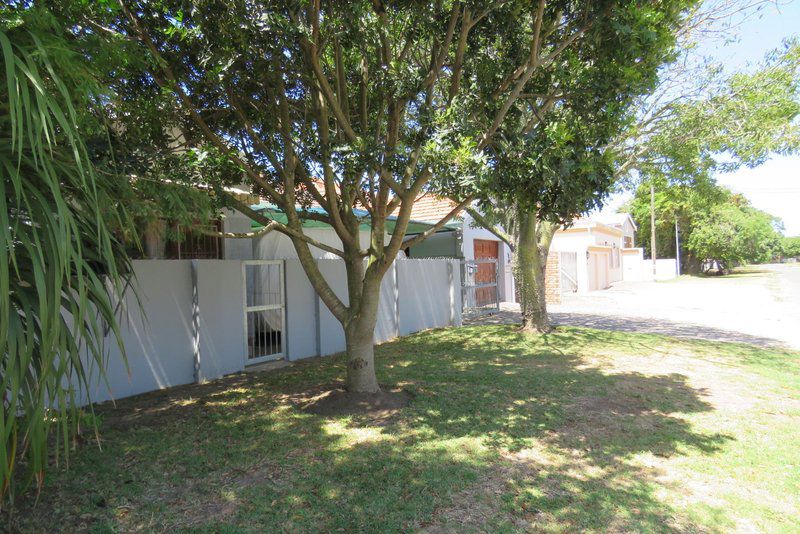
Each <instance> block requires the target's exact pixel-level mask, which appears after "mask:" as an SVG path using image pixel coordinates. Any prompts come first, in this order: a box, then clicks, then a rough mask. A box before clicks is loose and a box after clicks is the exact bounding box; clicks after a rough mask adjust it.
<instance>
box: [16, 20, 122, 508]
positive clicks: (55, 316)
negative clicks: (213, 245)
mask: <svg viewBox="0 0 800 534" xmlns="http://www.w3.org/2000/svg"><path fill="white" fill-rule="evenodd" d="M43 22H44V24H43ZM0 58H1V59H2V61H3V65H2V67H0V255H2V256H1V257H0V358H1V359H0V381H1V382H2V386H1V391H2V395H3V404H2V410H1V411H0V484H1V486H0V496H2V497H3V498H4V499H5V498H9V499H13V496H14V494H15V493H17V492H18V491H19V490H21V489H24V488H26V487H29V486H30V484H31V483H33V484H35V485H36V486H37V487H41V484H42V482H43V474H44V470H45V467H46V466H47V465H48V463H49V462H50V461H53V460H55V461H58V460H59V459H60V458H62V457H63V458H66V456H67V453H68V451H69V448H70V446H71V443H72V440H73V437H74V436H75V435H76V434H77V432H78V431H79V430H80V429H79V426H78V425H79V420H80V418H79V415H80V412H79V409H78V408H77V406H78V404H79V401H85V400H87V399H88V391H89V385H90V382H91V381H92V380H93V379H96V378H97V377H98V376H103V369H104V363H105V358H106V354H107V352H106V351H105V348H104V347H105V345H104V341H105V340H106V339H108V338H110V339H113V340H116V342H117V343H119V336H118V330H117V329H118V326H117V321H116V320H115V316H116V314H115V305H116V303H118V302H120V299H121V297H122V292H123V289H124V284H123V279H124V275H125V273H126V272H127V271H128V267H129V261H128V259H127V257H126V255H125V251H124V247H123V246H122V244H121V243H120V242H119V240H118V239H116V238H115V235H114V233H113V232H112V231H111V230H110V228H111V227H119V226H117V225H118V224H120V225H121V226H124V221H125V217H124V215H122V214H121V212H119V211H118V208H117V207H115V206H114V203H113V202H112V200H113V199H112V198H110V197H109V196H108V194H107V193H106V192H107V191H110V190H111V189H110V187H109V186H110V185H112V183H111V181H110V180H112V178H111V177H109V176H106V175H105V174H101V173H98V172H96V171H95V170H93V167H92V164H91V162H90V160H89V157H88V154H87V151H86V147H85V145H84V141H83V139H82V135H84V133H83V132H84V131H85V129H84V128H81V127H80V126H79V124H86V121H85V117H86V111H85V110H87V109H90V108H91V107H92V106H91V104H92V101H93V99H95V98H96V97H97V94H98V93H97V92H96V91H95V87H94V83H93V81H92V80H93V77H92V75H91V72H90V71H89V70H88V69H87V65H86V62H85V60H84V58H83V57H82V56H81V55H80V54H78V53H76V52H75V51H74V49H73V48H71V46H70V42H69V40H68V39H66V38H65V37H64V36H63V35H60V32H59V31H58V28H57V27H56V26H55V25H53V24H48V23H46V19H43V18H42V16H41V14H39V15H35V14H34V13H32V12H30V11H29V12H27V13H25V14H24V15H23V17H22V18H18V17H17V18H15V16H13V13H11V14H10V12H9V11H6V12H5V13H3V12H2V11H0ZM77 110H80V113H79V112H78V111H77ZM109 208H111V209H109ZM109 216H112V217H114V218H116V220H115V221H109ZM95 369H97V370H98V371H95ZM15 490H16V491H15Z"/></svg>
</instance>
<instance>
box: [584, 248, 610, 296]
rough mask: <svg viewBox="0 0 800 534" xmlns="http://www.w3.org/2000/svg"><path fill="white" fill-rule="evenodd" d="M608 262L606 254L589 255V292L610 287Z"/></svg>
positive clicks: (595, 253) (593, 253)
mask: <svg viewBox="0 0 800 534" xmlns="http://www.w3.org/2000/svg"><path fill="white" fill-rule="evenodd" d="M608 260H609V254H608V253H606V252H590V253H589V277H588V278H589V291H594V290H597V289H605V288H607V287H608Z"/></svg>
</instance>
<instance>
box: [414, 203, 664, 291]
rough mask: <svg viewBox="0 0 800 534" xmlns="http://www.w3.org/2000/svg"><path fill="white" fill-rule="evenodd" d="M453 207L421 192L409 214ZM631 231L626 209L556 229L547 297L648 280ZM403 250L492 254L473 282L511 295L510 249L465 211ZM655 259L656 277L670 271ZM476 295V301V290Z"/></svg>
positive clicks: (435, 213)
mask: <svg viewBox="0 0 800 534" xmlns="http://www.w3.org/2000/svg"><path fill="white" fill-rule="evenodd" d="M454 206H455V203H454V202H453V201H451V200H449V199H443V198H441V197H438V196H436V195H433V194H431V193H424V194H423V195H422V196H420V198H419V199H418V200H417V202H416V203H415V204H414V210H413V212H412V217H413V218H414V219H417V220H421V221H430V222H433V221H438V220H439V219H441V218H442V217H444V216H445V215H447V214H448V213H449V212H450V210H451V209H452V208H453V207H454ZM636 231H637V227H636V223H635V222H634V220H633V219H632V218H631V216H630V214H628V213H613V214H608V215H605V214H604V215H595V216H591V217H581V218H579V219H576V220H575V221H574V222H573V223H572V224H570V225H567V226H566V227H564V228H561V229H559V230H558V231H557V232H556V233H555V235H554V236H553V241H552V243H551V246H550V255H549V257H548V264H547V269H546V274H545V278H546V280H547V282H546V283H547V291H546V294H547V297H548V302H550V303H558V302H560V301H561V295H562V294H563V293H585V292H587V291H595V290H602V289H606V288H608V287H610V286H611V285H612V284H614V283H615V282H619V281H621V280H630V281H641V280H652V279H653V271H652V266H651V265H650V264H649V263H646V262H645V261H644V251H643V250H642V249H641V248H636V247H635V246H634V245H635V238H636ZM408 255H409V256H410V257H412V258H423V257H452V258H459V259H463V260H477V259H494V260H496V264H495V265H496V267H492V266H490V265H479V266H478V272H477V273H476V274H475V282H477V283H480V282H488V281H490V280H494V279H495V278H496V279H497V291H498V293H499V301H500V302H514V301H515V300H516V292H515V289H514V279H513V276H512V271H511V265H512V253H511V249H510V248H509V247H508V245H506V244H505V243H504V242H503V241H502V240H501V239H500V238H498V237H497V236H496V235H495V234H493V233H492V232H491V231H489V230H486V229H485V228H482V227H480V226H478V225H477V224H476V223H475V221H474V220H473V218H472V217H471V216H470V215H469V214H468V213H465V212H462V214H461V215H460V216H459V217H458V218H456V219H454V220H453V221H452V222H451V223H450V224H448V225H447V226H446V227H445V228H443V229H442V230H441V231H440V232H438V233H437V234H435V235H433V236H431V237H430V238H428V239H427V240H426V241H425V242H423V243H421V244H419V245H416V246H414V247H410V249H409V250H408ZM657 263H658V269H657V274H656V275H655V278H656V279H659V280H660V279H668V278H672V277H674V276H675V274H674V272H675V268H674V260H671V259H665V260H658V262H657ZM465 277H466V274H465ZM484 291H485V290H484ZM478 298H479V300H480V295H479V296H478Z"/></svg>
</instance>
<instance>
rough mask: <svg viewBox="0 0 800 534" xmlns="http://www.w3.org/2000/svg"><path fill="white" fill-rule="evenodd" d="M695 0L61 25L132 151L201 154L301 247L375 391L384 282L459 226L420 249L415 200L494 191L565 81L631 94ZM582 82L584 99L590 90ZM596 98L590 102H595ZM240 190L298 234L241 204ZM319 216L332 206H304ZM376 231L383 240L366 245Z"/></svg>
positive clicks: (218, 188) (138, 12)
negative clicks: (322, 234)
mask: <svg viewBox="0 0 800 534" xmlns="http://www.w3.org/2000/svg"><path fill="white" fill-rule="evenodd" d="M689 3H690V2H688V0H669V1H659V2H655V1H653V2H634V1H631V0H603V1H592V2H572V1H566V0H552V1H550V0H540V1H538V2H527V1H516V0H515V1H496V2H495V1H492V2H461V1H452V2H436V3H414V2H409V3H403V2H382V1H374V2H329V3H321V2H319V1H308V2H272V1H260V2H249V3H239V2H234V3H230V2H216V1H207V2H201V3H196V2H190V1H186V0H167V1H163V2H158V3H152V2H136V1H132V0H120V1H119V2H117V3H96V4H91V5H89V6H87V5H86V4H85V3H83V2H76V3H74V4H66V5H67V6H68V7H67V8H64V9H62V10H61V12H62V15H63V17H64V20H65V21H67V23H68V24H70V25H71V27H72V28H74V29H75V31H76V35H77V36H79V38H80V39H81V41H82V42H84V43H86V45H87V54H90V55H91V56H92V57H95V58H97V61H98V63H99V64H105V65H108V68H107V73H108V75H107V83H108V84H109V85H110V86H111V87H112V88H113V90H114V92H115V94H116V97H115V99H114V100H113V102H111V103H110V105H112V106H113V109H114V112H115V120H116V121H118V123H119V124H121V125H122V127H121V131H122V132H123V134H124V135H127V136H131V137H137V136H138V137H140V138H145V139H146V140H147V143H141V142H137V141H136V140H135V139H134V140H133V141H132V142H131V143H132V144H133V145H134V146H142V147H146V146H147V144H150V145H152V146H157V147H168V146H175V145H176V144H179V145H180V151H181V152H183V153H194V154H195V156H194V157H192V158H190V161H191V162H200V161H202V162H203V165H204V167H203V169H202V173H200V175H201V176H202V180H203V181H204V182H205V183H206V184H207V185H208V187H209V188H210V189H212V190H214V192H215V194H216V198H218V199H220V200H222V201H224V202H225V203H226V204H227V205H229V206H231V207H235V208H236V209H238V210H240V211H242V212H243V213H245V214H247V215H249V216H250V217H252V218H253V219H254V220H256V221H259V222H261V223H262V224H264V231H265V232H266V231H271V230H277V231H280V232H283V233H284V234H286V235H287V236H289V238H290V239H291V240H292V242H293V243H294V246H295V248H296V250H297V253H298V256H299V258H300V261H301V263H302V264H303V267H304V269H305V271H306V273H307V274H308V276H309V279H310V280H311V282H312V284H313V286H314V288H315V290H316V292H317V294H319V296H320V298H321V300H322V301H323V302H324V303H325V305H326V306H327V307H328V308H329V309H330V311H331V313H332V314H333V315H334V316H335V317H336V318H337V319H338V320H339V321H340V322H341V323H342V326H343V328H344V330H345V337H346V339H347V340H348V344H347V346H348V355H349V356H348V357H349V362H350V363H349V365H348V387H349V388H350V389H351V390H358V391H376V390H377V389H378V386H377V381H376V379H375V376H374V367H373V364H372V346H371V343H372V341H371V340H372V335H373V329H374V323H375V316H376V312H377V294H378V292H379V291H378V290H379V285H380V280H381V278H382V277H383V275H384V274H385V272H386V271H387V270H388V268H389V266H390V265H391V263H392V262H393V261H394V259H395V257H396V255H397V253H398V251H399V250H400V249H401V247H405V246H410V245H412V244H413V243H415V242H418V241H419V240H421V239H424V238H425V237H427V235H430V234H432V233H433V232H435V231H436V230H437V229H439V228H440V227H441V225H443V224H444V223H445V222H446V220H447V219H448V218H449V217H446V218H444V219H443V220H442V221H440V222H439V224H437V225H436V226H434V227H433V228H432V229H431V230H430V231H429V232H427V233H425V234H422V235H420V236H417V237H415V238H412V239H410V240H406V239H405V228H406V226H407V224H408V221H409V219H410V216H411V207H412V205H413V203H414V201H415V200H416V199H417V198H418V197H419V195H420V194H421V193H422V192H424V191H425V190H426V189H428V188H430V187H431V186H432V185H433V181H434V178H435V179H436V182H437V183H438V185H439V186H441V187H444V188H446V189H447V190H453V189H457V190H458V191H459V192H460V193H459V204H458V206H456V208H455V209H454V210H453V211H452V212H451V214H450V216H452V215H454V214H455V213H457V212H458V210H459V209H461V208H462V207H463V206H466V205H468V204H469V203H470V201H471V200H472V198H473V193H474V192H475V191H476V190H477V189H479V187H480V184H481V183H485V182H481V178H480V177H481V176H482V175H483V173H485V172H486V171H487V168H488V167H489V165H490V161H489V160H488V158H487V150H488V149H489V147H490V146H492V145H493V143H494V142H495V141H496V140H497V139H500V138H502V137H503V135H504V134H505V133H506V132H507V131H510V130H508V128H509V127H508V124H510V122H509V121H512V122H514V121H516V122H517V123H518V122H519V121H520V120H521V117H522V113H521V110H522V112H524V113H526V114H528V115H530V113H531V111H532V112H533V114H534V115H537V114H542V113H544V112H545V111H546V108H547V107H548V106H549V104H548V102H549V101H551V100H552V99H553V98H558V97H559V94H560V91H562V90H565V89H569V87H566V86H565V87H560V86H559V85H558V83H559V81H558V80H562V79H564V80H566V78H565V77H564V76H563V73H565V72H572V71H574V72H583V70H584V68H585V67H586V66H589V65H592V64H593V63H594V62H598V64H600V65H603V66H605V68H608V69H611V70H610V71H609V73H608V75H607V76H606V77H605V78H603V79H604V82H603V83H604V84H605V85H604V87H603V89H604V90H605V91H606V94H609V95H613V94H614V93H615V91H620V90H624V88H625V83H627V82H629V81H631V80H632V79H633V80H635V78H636V76H635V74H636V72H637V70H638V68H639V66H638V65H637V64H636V58H637V54H640V55H641V54H643V53H644V52H645V51H648V50H651V49H652V48H658V47H660V46H662V44H663V43H662V42H661V41H662V40H664V39H668V37H665V36H668V34H669V32H670V30H671V29H672V28H673V26H674V23H675V21H676V20H677V18H679V17H680V14H681V12H682V10H683V9H684V7H685V6H686V5H688V4H689ZM62 5H64V4H62ZM93 44H94V45H93ZM109 49H112V50H118V52H109ZM642 57H647V56H646V55H644V56H642ZM615 58H617V59H621V60H622V61H623V64H624V65H625V67H624V68H627V69H628V71H627V72H628V75H626V76H625V79H624V80H621V79H615V74H614V73H615V72H616V73H619V72H620V71H619V70H616V71H615V70H614V69H615V68H616V67H615V66H614V59H615ZM649 68H650V65H649V64H646V65H644V70H647V69H649ZM589 70H592V69H589ZM575 80H576V82H575V87H574V88H575V89H576V90H582V88H583V85H585V84H586V83H590V82H588V81H587V82H585V83H584V82H582V81H580V83H579V77H577V78H576V79H575ZM592 83H597V82H592ZM598 89H599V88H598V87H593V90H594V91H597V90H598ZM594 94H595V93H592V95H594ZM592 95H588V96H587V99H586V105H587V106H591V105H596V104H597V102H593V101H592V98H593V96H592ZM612 100H613V99H612ZM514 128H516V126H514V127H512V128H511V130H513V129H514ZM548 131H549V132H551V134H552V135H551V137H550V140H551V141H552V140H553V139H555V138H556V137H558V136H559V135H563V134H562V133H559V131H560V128H559V127H558V126H557V125H553V126H552V127H550V128H549V130H548ZM544 145H546V142H545V141H542V144H541V146H542V148H547V149H549V147H546V146H544ZM497 146H498V147H499V146H501V145H497ZM546 152H547V151H546V150H545V153H546ZM195 168H196V167H188V169H189V170H193V169H195ZM187 173H188V171H187ZM240 183H243V184H245V186H246V187H247V188H248V189H251V190H252V191H253V192H255V193H258V194H260V195H262V196H264V197H265V198H267V199H268V201H269V202H271V203H273V204H275V205H276V206H277V207H278V208H279V209H280V210H282V211H283V212H285V213H286V215H287V219H288V220H287V222H286V223H281V222H278V221H273V220H270V219H268V218H267V217H265V216H264V215H263V214H262V213H259V212H256V211H253V210H251V209H250V207H249V206H247V205H245V204H244V203H243V202H241V201H239V200H237V199H236V198H234V197H232V196H230V195H227V194H226V190H225V187H226V186H231V185H238V184H240ZM568 183H569V181H567V180H565V181H564V184H568ZM312 204H314V205H318V206H320V207H321V208H322V209H321V210H313V211H311V210H304V209H303V208H308V207H310V206H311V205H312ZM296 206H299V207H300V208H301V209H300V211H297V210H296ZM358 209H363V210H365V211H366V212H367V213H368V217H367V218H368V221H364V220H361V217H360V216H359V215H358V214H357V213H358ZM394 212H396V213H397V223H396V224H395V225H394V228H395V230H394V232H393V234H392V235H391V237H389V238H388V239H387V238H386V236H385V229H386V224H385V223H386V219H387V217H389V216H390V215H391V214H392V213H394ZM304 219H312V220H316V221H319V222H324V223H326V224H328V225H330V227H331V228H332V229H333V230H334V231H335V232H336V235H337V236H338V238H339V240H340V241H341V243H342V244H341V247H334V246H330V245H327V244H322V243H320V242H317V241H315V240H314V239H312V238H311V237H309V236H308V235H306V234H305V233H304V232H303V228H302V221H303V220H304ZM365 222H368V223H369V225H370V228H371V237H370V240H369V242H368V243H361V242H360V238H359V231H358V229H359V226H360V225H361V224H362V223H365ZM310 247H316V248H318V249H322V250H325V251H327V252H329V253H331V254H334V255H337V256H339V257H341V258H342V259H343V260H344V261H345V264H346V267H347V273H348V291H347V295H346V296H341V295H337V294H336V293H335V292H334V291H333V290H332V289H331V287H330V286H329V285H328V284H327V281H326V280H325V279H324V277H323V276H322V275H321V273H320V272H319V270H318V268H317V265H316V263H315V262H314V261H313V256H312V253H311V248H310Z"/></svg>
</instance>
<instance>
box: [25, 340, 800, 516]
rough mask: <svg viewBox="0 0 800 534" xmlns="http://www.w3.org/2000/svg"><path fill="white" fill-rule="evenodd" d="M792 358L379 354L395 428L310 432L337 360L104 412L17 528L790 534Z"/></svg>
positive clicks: (627, 346)
mask: <svg viewBox="0 0 800 534" xmlns="http://www.w3.org/2000/svg"><path fill="white" fill-rule="evenodd" d="M799 358H800V355H798V354H797V353H791V352H785V351H780V350H764V349H758V348H754V347H751V346H747V345H734V344H716V343H710V342H704V341H688V340H675V339H670V338H666V337H662V336H652V335H639V334H628V333H615V332H604V331H596V330H587V329H576V328H560V329H558V330H557V331H556V332H554V333H553V334H550V335H546V336H530V337H528V336H524V335H522V334H520V333H518V332H517V331H516V330H515V329H514V328H513V327H510V326H479V327H469V328H459V329H448V330H435V331H428V332H424V333H420V334H417V335H414V336H410V337H407V338H404V339H401V340H398V341H395V342H392V343H387V344H385V345H382V346H381V347H379V348H378V350H377V360H378V365H379V370H378V373H379V378H380V380H381V382H382V383H383V384H386V385H401V386H402V387H404V388H406V389H407V390H409V391H411V392H413V394H414V398H413V400H412V402H411V404H410V405H409V406H408V407H406V408H404V409H403V410H401V411H400V412H399V413H398V414H396V415H395V416H394V417H393V418H391V419H390V420H388V421H386V420H380V421H375V420H369V419H366V418H363V417H362V418H359V417H341V418H323V417H320V416H316V415H310V414H306V413H304V412H302V411H300V410H299V409H298V408H297V407H296V405H297V403H298V402H299V401H298V398H299V397H302V396H304V395H307V394H308V392H311V393H312V394H313V392H314V391H318V390H319V388H318V386H319V385H325V386H330V385H335V384H340V383H341V379H342V369H343V366H342V360H341V358H340V357H333V358H325V359H320V360H314V361H309V362H305V363H300V364H298V365H294V366H292V367H290V368H286V369H282V370H280V371H275V372H272V373H263V374H250V375H238V376H233V377H230V378H227V379H224V380H221V381H218V382H215V383H212V384H207V385H203V386H190V387H182V388H175V389H173V390H168V391H164V392H159V393H156V394H151V395H144V396H141V397H137V398H133V399H127V400H124V401H121V402H119V403H118V405H117V407H116V408H112V407H101V409H100V410H99V411H100V414H101V418H102V421H103V422H102V425H101V436H102V450H98V449H97V447H96V445H95V444H94V443H93V442H91V441H89V440H87V442H86V443H84V444H82V445H81V446H79V448H78V450H77V451H75V453H74V454H73V455H72V456H71V465H70V467H69V469H64V468H63V467H62V468H58V469H53V470H51V472H50V473H49V474H48V479H47V484H46V487H45V489H44V491H43V492H42V494H41V496H40V498H39V502H38V504H36V506H35V507H33V503H32V502H30V501H28V502H27V503H22V504H21V505H20V507H19V509H18V510H17V511H16V512H15V515H14V517H13V519H12V522H13V526H14V527H15V528H17V529H20V530H23V531H55V530H67V531H71V530H77V529H85V530H89V531H94V532H112V531H120V530H126V531H127V530H148V531H149V530H170V531H173V530H182V531H191V532H239V531H287V532H299V531H306V532H311V531H314V532H316V531H337V530H344V531H374V532H378V531H381V532H383V531H400V530H420V529H429V530H431V531H450V530H459V531H475V530H484V531H492V532H503V531H520V530H536V531H566V532H576V531H598V532H599V531H608V530H617V531H619V530H625V531H648V532H667V531H673V530H681V531H684V530H688V531H698V530H699V531H720V532H721V531H728V530H731V529H736V528H738V529H743V530H747V529H749V530H761V531H765V532H781V531H783V532H789V531H792V530H795V529H797V525H798V524H800V515H799V513H798V510H799V509H800V487H799V485H800V363H799V362H800V360H799Z"/></svg>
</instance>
